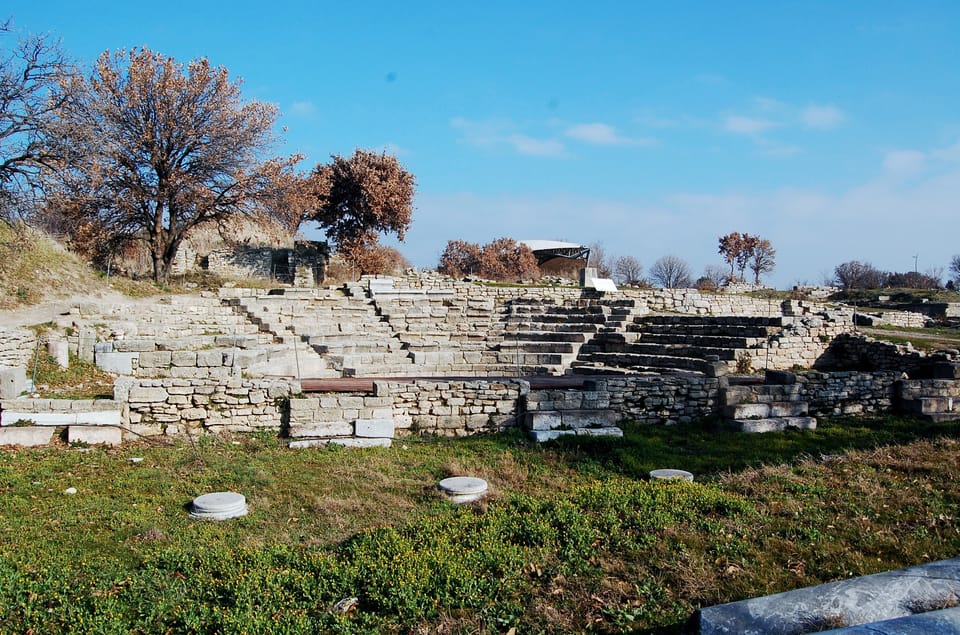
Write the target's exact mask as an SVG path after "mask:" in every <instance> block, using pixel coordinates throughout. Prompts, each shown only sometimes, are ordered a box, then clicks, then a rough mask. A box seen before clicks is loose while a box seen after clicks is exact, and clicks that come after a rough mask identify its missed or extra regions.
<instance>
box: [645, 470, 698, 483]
mask: <svg viewBox="0 0 960 635" xmlns="http://www.w3.org/2000/svg"><path fill="white" fill-rule="evenodd" d="M650 480H652V481H674V480H681V481H690V482H693V474H691V473H690V472H687V471H685V470H651V472H650Z"/></svg>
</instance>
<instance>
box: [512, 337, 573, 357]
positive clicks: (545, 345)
mask: <svg viewBox="0 0 960 635" xmlns="http://www.w3.org/2000/svg"><path fill="white" fill-rule="evenodd" d="M498 348H499V349H500V350H501V351H508V352H510V354H511V355H512V354H514V353H515V352H516V351H521V352H522V353H528V354H537V355H542V354H547V353H558V354H564V353H570V354H573V353H575V352H576V349H575V348H574V346H573V344H570V343H567V342H535V341H531V340H527V341H523V340H521V341H519V342H517V341H513V340H504V341H503V342H501V343H500V345H499V346H498Z"/></svg>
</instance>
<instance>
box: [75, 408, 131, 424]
mask: <svg viewBox="0 0 960 635" xmlns="http://www.w3.org/2000/svg"><path fill="white" fill-rule="evenodd" d="M121 421H122V418H121V414H120V411H119V410H101V411H92V412H78V413H77V425H83V426H119V425H120V423H121Z"/></svg>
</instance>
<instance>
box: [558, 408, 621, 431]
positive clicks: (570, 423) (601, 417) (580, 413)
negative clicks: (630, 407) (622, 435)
mask: <svg viewBox="0 0 960 635" xmlns="http://www.w3.org/2000/svg"><path fill="white" fill-rule="evenodd" d="M560 417H561V420H562V421H563V427H564V428H605V427H611V426H613V424H615V423H616V422H617V414H616V413H615V412H613V411H612V410H564V411H562V412H561V413H560Z"/></svg>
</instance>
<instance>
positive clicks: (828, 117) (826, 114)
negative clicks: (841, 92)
mask: <svg viewBox="0 0 960 635" xmlns="http://www.w3.org/2000/svg"><path fill="white" fill-rule="evenodd" d="M846 118H847V117H846V114H845V113H844V112H843V111H842V110H840V109H839V108H837V107H836V106H817V105H812V106H807V107H806V108H804V109H803V110H801V111H800V121H801V122H802V123H803V125H804V126H806V127H807V128H815V129H817V130H829V129H831V128H836V127H837V126H839V125H840V124H841V123H843V121H844V120H845V119H846Z"/></svg>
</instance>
